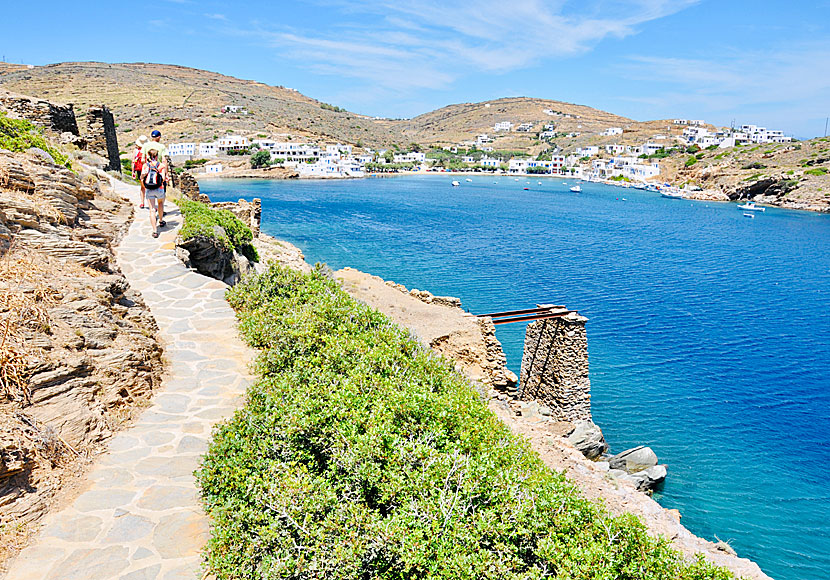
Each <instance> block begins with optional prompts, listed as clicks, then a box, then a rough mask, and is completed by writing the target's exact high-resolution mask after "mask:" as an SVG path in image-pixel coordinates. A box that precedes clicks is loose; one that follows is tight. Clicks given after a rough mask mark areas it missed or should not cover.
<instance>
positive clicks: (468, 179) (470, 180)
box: [464, 177, 473, 183]
mask: <svg viewBox="0 0 830 580" xmlns="http://www.w3.org/2000/svg"><path fill="white" fill-rule="evenodd" d="M464 181H469V182H470V183H472V182H473V180H472V179H470V178H469V177H468V178H467V179H465V180H464Z"/></svg>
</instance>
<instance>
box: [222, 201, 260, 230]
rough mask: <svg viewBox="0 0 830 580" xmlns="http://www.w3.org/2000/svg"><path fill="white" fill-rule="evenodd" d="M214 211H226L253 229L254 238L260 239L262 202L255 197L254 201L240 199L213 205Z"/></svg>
mask: <svg viewBox="0 0 830 580" xmlns="http://www.w3.org/2000/svg"><path fill="white" fill-rule="evenodd" d="M211 207H213V208H214V209H226V210H228V211H229V212H231V213H232V214H233V215H235V216H236V217H237V218H239V221H241V222H242V223H243V224H245V225H246V226H248V227H249V228H251V233H253V234H254V237H255V238H257V237H259V227H260V223H261V222H262V200H261V199H259V198H258V197H255V198H254V199H253V200H252V201H250V202H249V201H245V200H244V199H240V200H239V201H237V202H233V201H224V202H219V203H213V204H211Z"/></svg>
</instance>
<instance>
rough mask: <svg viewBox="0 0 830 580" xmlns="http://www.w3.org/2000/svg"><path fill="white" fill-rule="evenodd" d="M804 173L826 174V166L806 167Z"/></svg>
mask: <svg viewBox="0 0 830 580" xmlns="http://www.w3.org/2000/svg"><path fill="white" fill-rule="evenodd" d="M804 175H827V168H826V167H815V168H813V169H807V170H806V171H805V172H804Z"/></svg>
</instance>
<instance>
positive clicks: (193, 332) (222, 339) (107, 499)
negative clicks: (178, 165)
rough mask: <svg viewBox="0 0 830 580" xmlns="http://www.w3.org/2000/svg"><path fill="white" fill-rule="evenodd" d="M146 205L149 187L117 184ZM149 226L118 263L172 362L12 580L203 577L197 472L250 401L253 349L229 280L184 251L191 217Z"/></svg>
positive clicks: (142, 216)
mask: <svg viewBox="0 0 830 580" xmlns="http://www.w3.org/2000/svg"><path fill="white" fill-rule="evenodd" d="M114 186H115V187H116V190H117V191H118V192H119V193H120V194H121V195H123V196H124V197H127V198H128V199H130V200H132V201H134V202H135V203H136V208H137V204H138V188H137V187H131V186H127V185H124V184H122V183H120V182H114ZM165 209H166V210H168V212H169V213H168V215H167V217H166V220H167V223H168V225H167V227H166V228H165V231H164V232H162V234H161V235H160V237H159V238H158V239H153V238H152V237H151V236H150V225H149V220H148V218H147V210H139V209H138V208H137V209H136V216H135V219H134V221H133V223H132V225H131V227H130V230H129V233H128V234H127V236H126V237H125V238H124V240H123V241H122V242H121V244H120V246H119V247H118V248H117V249H116V252H115V253H116V257H117V260H118V264H119V265H120V267H121V269H122V270H123V272H124V275H125V276H126V277H127V280H128V281H129V282H130V284H131V285H132V287H133V288H135V289H136V290H138V291H139V292H141V293H142V295H143V296H144V300H145V302H146V303H147V305H148V306H149V308H150V311H151V312H152V314H153V316H154V317H155V319H156V322H157V323H158V326H159V334H158V336H159V338H160V340H161V341H162V343H163V345H164V356H165V359H166V361H167V364H168V372H167V374H166V375H165V377H164V380H163V384H162V385H161V388H159V389H158V390H157V391H156V393H155V395H154V397H153V399H152V401H151V406H150V407H149V408H147V409H146V410H145V411H144V412H143V413H142V414H141V416H140V417H139V418H138V420H137V421H136V422H135V423H134V424H133V425H132V426H131V427H130V428H128V429H126V430H125V431H122V432H121V433H119V434H117V435H115V436H114V437H113V438H112V440H111V441H110V444H109V450H108V452H107V453H105V454H104V455H102V456H101V457H100V458H99V460H98V461H97V462H96V464H95V466H94V467H93V468H92V469H91V471H90V473H89V475H88V478H87V489H86V491H84V492H83V493H82V494H81V495H80V496H78V497H77V499H75V501H74V502H73V503H72V504H71V505H70V506H68V507H67V508H66V509H64V510H62V511H59V512H56V513H52V514H50V515H48V516H47V517H46V518H44V526H43V528H42V530H41V533H40V534H39V536H38V537H37V539H36V540H35V542H34V543H33V545H31V546H30V547H29V548H27V549H25V550H24V551H23V552H21V554H20V555H19V556H18V557H17V559H15V561H14V562H13V564H12V566H11V568H10V570H9V572H8V573H7V575H6V579H7V580H34V579H62V580H64V579H65V580H74V579H78V580H90V579H95V580H103V579H107V578H115V579H120V580H142V579H151V578H152V579H156V578H158V579H160V580H174V579H188V580H192V579H199V578H202V576H203V573H204V571H203V570H202V569H201V568H200V561H201V560H200V551H201V549H202V548H203V546H204V544H205V542H206V540H207V537H208V521H207V517H206V515H205V514H204V512H203V511H202V508H201V505H200V501H199V497H198V492H197V490H196V485H195V478H194V476H193V472H194V470H195V469H197V467H198V466H199V461H200V457H201V455H202V454H203V453H204V452H205V450H206V449H207V446H208V442H209V439H210V435H211V428H212V427H213V425H214V424H216V423H217V422H219V421H221V420H223V419H225V418H227V417H229V416H230V415H231V414H232V413H233V411H234V409H236V408H237V407H239V406H240V405H241V404H242V397H243V395H244V392H245V389H246V387H247V386H248V384H249V382H250V380H251V375H250V374H249V372H248V368H247V365H248V363H249V362H250V361H251V360H252V359H253V353H252V351H251V350H249V349H248V348H247V347H246V346H245V345H243V344H242V342H241V341H240V340H239V338H238V336H237V332H236V323H235V318H234V315H233V311H232V310H231V308H230V307H229V306H228V304H227V302H225V300H224V298H223V296H224V293H225V290H226V289H227V286H225V285H224V284H222V283H221V282H218V281H216V280H211V279H209V278H206V277H204V276H201V275H199V274H196V273H195V272H191V271H189V270H188V269H187V268H185V267H184V265H183V264H182V263H181V262H180V261H179V260H178V259H176V257H175V255H174V246H173V240H174V239H175V236H176V233H175V232H176V230H177V229H178V226H179V225H181V215H180V214H179V211H178V208H177V207H176V206H175V205H174V204H172V203H169V202H168V204H167V207H166V208H165Z"/></svg>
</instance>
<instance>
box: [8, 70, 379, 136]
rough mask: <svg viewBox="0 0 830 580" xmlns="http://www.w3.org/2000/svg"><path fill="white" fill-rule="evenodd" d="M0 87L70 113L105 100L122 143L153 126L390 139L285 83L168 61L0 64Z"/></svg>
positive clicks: (198, 132)
mask: <svg viewBox="0 0 830 580" xmlns="http://www.w3.org/2000/svg"><path fill="white" fill-rule="evenodd" d="M0 87H3V88H5V89H7V90H9V91H12V92H17V93H23V94H26V95H31V96H34V97H37V98H42V99H48V100H50V101H57V102H64V103H73V104H74V105H75V108H76V110H78V111H82V110H85V109H86V108H87V106H88V105H89V104H93V103H106V104H107V106H108V107H109V108H110V109H111V110H112V112H113V114H114V115H115V118H116V122H117V123H118V125H119V126H118V140H119V142H120V143H122V144H127V143H130V142H131V141H133V140H134V139H135V137H137V136H138V135H139V134H141V133H147V132H148V131H149V130H151V129H152V128H156V127H161V128H162V130H163V131H164V134H165V138H166V139H168V140H169V141H174V142H175V141H181V140H186V141H197V142H198V141H212V140H214V139H216V138H218V137H220V136H222V135H225V134H230V133H236V134H243V135H248V136H253V137H256V135H259V134H261V135H263V136H265V135H272V136H274V135H278V134H285V133H287V134H291V135H296V136H299V137H300V138H307V139H315V138H317V139H324V140H333V141H341V142H347V143H353V144H358V143H360V144H363V143H366V144H369V145H373V146H388V145H390V144H391V143H392V142H393V141H394V140H395V139H394V135H395V131H394V125H395V123H394V122H392V121H384V120H377V119H373V118H370V117H366V116H363V115H356V114H354V113H349V112H347V111H341V110H335V107H333V106H330V105H328V104H326V103H322V102H320V101H317V100H314V99H311V98H309V97H306V96H304V95H302V94H300V93H299V92H297V91H294V90H292V89H287V88H285V87H273V86H269V85H266V84H263V83H258V82H255V81H247V80H241V79H236V78H233V77H228V76H225V75H221V74H218V73H213V72H208V71H203V70H196V69H191V68H185V67H180V66H173V65H161V64H146V63H130V64H107V63H99V62H80V63H60V64H54V65H47V66H39V67H35V68H33V69H18V70H7V71H4V69H3V68H2V67H0ZM227 105H238V106H242V107H245V109H246V110H247V114H244V113H232V114H229V113H222V112H221V109H222V107H224V106H227ZM79 116H80V114H79Z"/></svg>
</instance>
